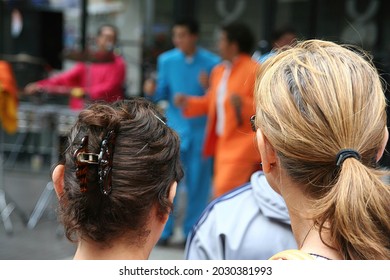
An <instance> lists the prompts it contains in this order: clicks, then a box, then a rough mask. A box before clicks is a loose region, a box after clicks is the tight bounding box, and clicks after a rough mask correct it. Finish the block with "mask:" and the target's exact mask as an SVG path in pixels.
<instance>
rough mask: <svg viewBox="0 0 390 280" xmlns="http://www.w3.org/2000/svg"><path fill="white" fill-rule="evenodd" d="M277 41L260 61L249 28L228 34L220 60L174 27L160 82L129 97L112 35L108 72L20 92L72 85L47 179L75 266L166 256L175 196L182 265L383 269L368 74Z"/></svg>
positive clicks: (386, 245)
mask: <svg viewBox="0 0 390 280" xmlns="http://www.w3.org/2000/svg"><path fill="white" fill-rule="evenodd" d="M277 34H278V35H279V37H277V36H276V35H275V38H274V39H275V40H274V45H273V49H272V51H271V52H270V54H267V55H266V56H263V57H262V58H261V59H260V60H255V59H254V58H253V57H252V54H253V47H254V42H255V39H254V36H253V34H252V32H251V30H250V28H249V27H248V26H247V25H245V24H242V23H230V24H227V25H223V26H221V29H220V36H219V39H218V51H219V53H218V54H214V53H212V52H210V51H208V50H206V49H204V48H202V47H201V46H199V44H198V39H199V24H198V23H197V22H196V21H194V20H192V19H185V20H179V21H177V22H175V23H174V25H173V28H172V41H173V45H174V48H173V49H172V50H169V51H167V52H164V53H162V54H161V55H160V56H159V57H158V64H157V79H156V80H146V81H145V83H144V85H143V91H144V92H143V93H144V97H134V98H124V97H125V96H124V94H123V84H124V83H123V81H124V75H125V66H124V65H125V64H124V62H123V58H121V57H120V56H118V55H117V54H115V53H113V52H112V51H113V45H115V43H116V40H117V38H118V31H117V30H116V29H115V27H113V26H110V25H105V26H102V27H101V28H100V29H99V31H98V34H97V35H98V36H97V41H96V42H97V46H98V49H99V50H100V51H101V52H108V53H111V54H112V59H111V60H110V61H108V62H106V63H101V64H100V63H99V64H96V65H95V64H92V65H89V64H87V63H85V62H80V63H79V64H77V65H76V66H75V67H74V68H73V69H71V70H69V71H68V72H66V73H63V74H60V75H58V76H55V77H52V78H49V79H46V80H43V81H38V82H35V83H32V84H29V85H28V86H27V87H26V92H27V93H29V94H32V93H34V92H36V91H38V90H43V89H44V88H45V87H50V86H65V87H67V88H68V89H69V90H68V93H69V94H71V96H72V99H71V104H70V106H71V108H75V109H81V112H80V114H79V116H78V119H77V121H76V123H75V124H74V126H73V127H72V129H71V131H70V132H69V135H68V140H67V144H66V149H65V150H64V151H63V157H62V160H61V162H60V163H59V164H58V166H57V167H56V168H55V169H54V171H53V176H52V177H53V178H52V179H53V182H54V185H55V189H56V192H57V195H58V199H59V217H60V220H61V222H62V223H63V225H64V227H65V233H66V236H67V237H68V239H69V240H71V241H72V242H76V243H77V244H78V246H77V251H76V253H75V256H74V258H75V259H147V258H148V257H149V255H150V252H151V251H152V249H153V247H154V246H155V245H160V246H169V245H170V240H171V238H172V235H173V229H174V225H175V222H176V215H177V213H176V211H177V205H178V203H179V202H180V201H179V199H181V197H179V196H176V198H175V194H176V191H177V188H180V189H181V188H183V189H184V190H185V194H186V209H185V215H184V222H183V229H182V232H183V235H184V237H185V240H183V245H184V244H185V258H186V259H219V260H220V259H290V258H294V257H292V256H295V255H296V254H297V253H299V254H300V256H301V257H302V258H307V259H324V260H328V259H337V260H341V259H347V260H349V259H390V214H389V213H390V204H389V201H390V188H389V186H388V185H387V184H386V183H385V180H384V178H385V177H386V176H388V175H390V174H389V172H388V171H386V170H384V169H381V168H380V167H379V165H378V164H377V162H378V161H379V160H380V158H381V157H382V155H383V152H384V149H385V147H386V144H387V140H388V130H387V125H386V121H387V119H386V99H385V95H384V89H383V86H382V84H381V79H380V76H379V75H378V72H377V70H376V68H375V67H374V66H373V64H372V62H371V61H370V57H369V56H368V55H367V54H365V52H364V51H359V52H357V51H356V48H348V47H346V46H342V45H340V44H336V43H333V42H329V41H324V40H306V41H304V40H303V41H302V42H297V41H296V33H295V31H294V30H292V29H289V30H287V31H285V33H283V34H282V33H277ZM286 34H287V35H286ZM282 35H283V36H282ZM278 40H279V41H278ZM281 42H282V43H281ZM92 74H93V75H92ZM91 77H95V78H93V79H92V80H91ZM122 99H126V100H122ZM160 100H166V101H167V102H168V107H167V108H166V110H165V111H161V108H159V107H158V105H157V104H158V102H159V101H160ZM93 101H94V102H93Z"/></svg>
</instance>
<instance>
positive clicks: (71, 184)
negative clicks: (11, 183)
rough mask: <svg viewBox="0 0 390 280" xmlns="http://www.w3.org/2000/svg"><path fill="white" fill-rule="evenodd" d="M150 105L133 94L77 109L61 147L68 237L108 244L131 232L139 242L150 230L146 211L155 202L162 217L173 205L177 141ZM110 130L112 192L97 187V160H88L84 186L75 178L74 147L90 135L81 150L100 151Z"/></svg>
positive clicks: (179, 168)
mask: <svg viewBox="0 0 390 280" xmlns="http://www.w3.org/2000/svg"><path fill="white" fill-rule="evenodd" d="M163 120H164V117H163V116H162V115H161V113H160V112H159V111H158V109H157V108H156V107H155V105H154V104H152V103H151V102H150V101H148V100H146V99H144V98H137V97H135V98H131V99H129V100H125V101H118V102H116V103H114V104H110V105H109V104H100V103H97V104H93V105H90V106H89V107H88V108H87V109H85V110H83V111H81V112H80V114H79V117H78V120H77V122H76V123H75V125H74V126H73V128H72V129H71V131H70V133H69V136H68V143H67V149H66V151H65V152H64V160H65V163H64V164H65V178H64V193H63V195H62V197H61V198H60V208H59V214H60V219H61V221H62V223H63V224H64V227H65V234H66V236H67V238H68V239H69V240H71V241H76V240H77V239H78V238H86V239H91V240H93V241H96V242H101V243H107V244H109V242H110V240H112V239H115V238H117V237H121V236H123V235H124V234H129V233H130V234H129V241H130V242H131V241H134V242H137V243H138V242H140V241H141V240H142V239H143V238H144V237H146V236H147V235H148V231H147V229H146V225H147V222H148V220H149V215H150V213H151V210H152V208H153V207H156V206H157V211H158V215H160V216H161V217H162V216H163V215H164V214H167V213H169V212H170V211H171V210H172V207H173V206H172V203H171V202H170V201H169V199H168V195H169V190H170V186H171V185H172V184H173V183H174V182H175V181H177V182H179V181H180V180H181V178H182V177H183V170H182V166H181V163H180V159H179V157H180V152H179V147H180V141H179V138H178V136H177V134H176V133H175V132H174V131H173V130H172V129H171V128H169V127H168V126H167V125H166V124H165V122H164V121H163ZM110 131H112V133H114V134H115V138H114V139H113V143H112V148H113V149H112V154H111V157H112V164H111V165H112V166H110V172H109V173H110V174H108V175H107V176H109V179H110V181H111V191H110V192H109V193H108V194H106V195H105V194H104V193H102V191H101V189H100V188H99V176H100V175H99V165H100V163H99V164H97V163H96V162H95V163H93V164H88V165H87V167H86V168H87V170H86V175H85V176H86V184H85V189H84V190H83V189H82V188H80V180H79V178H78V177H77V175H76V173H77V171H78V170H77V166H78V163H79V162H77V160H76V158H75V151H77V149H79V148H80V145H81V143H82V139H83V138H85V137H86V136H87V137H88V143H87V144H86V147H85V149H87V150H88V153H89V154H92V155H95V156H96V157H97V156H98V155H99V153H100V151H101V146H102V141H103V140H104V139H105V137H106V136H107V134H108V133H109V132H110Z"/></svg>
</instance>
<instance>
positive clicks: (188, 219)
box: [161, 133, 213, 239]
mask: <svg viewBox="0 0 390 280" xmlns="http://www.w3.org/2000/svg"><path fill="white" fill-rule="evenodd" d="M203 136H204V135H203V133H199V134H196V135H193V137H192V139H191V141H190V145H189V147H188V149H186V150H182V151H181V160H182V163H183V166H184V178H183V180H182V181H181V182H180V184H179V186H178V191H177V193H179V192H180V190H179V188H183V187H184V188H186V191H185V193H186V195H187V203H186V207H185V215H184V220H183V228H182V230H183V234H184V236H185V237H187V236H188V234H189V232H190V231H191V229H192V226H193V225H194V224H195V223H196V222H197V220H198V219H199V217H200V215H201V214H202V212H203V210H204V209H205V208H206V206H207V204H208V203H209V199H210V195H211V177H212V171H213V166H212V160H211V159H210V158H208V159H205V158H204V156H203V155H202V149H203V145H202V143H203ZM179 200H180V197H179V196H178V195H176V197H175V199H174V201H173V205H174V211H173V213H172V214H171V215H170V216H169V219H168V221H167V224H166V225H165V228H164V230H163V232H162V234H161V239H167V238H169V237H170V236H171V235H172V234H173V228H174V224H175V220H176V216H177V214H178V213H177V211H178V209H177V207H178V204H179V203H180V201H179Z"/></svg>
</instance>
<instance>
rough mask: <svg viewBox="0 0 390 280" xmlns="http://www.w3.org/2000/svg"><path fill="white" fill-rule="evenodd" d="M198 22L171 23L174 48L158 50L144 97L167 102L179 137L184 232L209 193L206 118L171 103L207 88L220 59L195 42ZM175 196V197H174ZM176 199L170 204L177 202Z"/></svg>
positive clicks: (164, 237)
mask: <svg viewBox="0 0 390 280" xmlns="http://www.w3.org/2000/svg"><path fill="white" fill-rule="evenodd" d="M198 34H199V25H198V23H197V22H196V21H194V20H192V19H184V20H179V21H177V22H175V24H174V26H173V44H174V46H175V48H174V49H172V50H169V51H167V52H164V53H162V54H161V55H160V56H159V57H158V59H157V85H156V84H155V83H154V82H153V81H151V80H147V81H146V82H145V84H144V93H145V96H147V97H150V98H152V99H153V100H154V101H155V102H158V101H160V100H167V101H168V104H169V106H168V108H167V109H166V117H167V119H168V125H169V126H170V127H171V128H173V129H174V130H175V131H176V132H177V133H178V134H179V137H180V140H181V160H182V162H183V165H184V170H185V176H184V180H183V181H182V185H183V184H184V186H185V187H186V190H187V192H186V193H187V207H186V213H185V217H184V224H183V234H184V237H186V236H187V235H188V233H189V232H190V230H191V228H192V226H193V225H194V224H195V222H196V221H197V219H198V218H199V217H200V215H201V213H202V211H203V210H204V209H205V208H206V206H207V204H208V199H209V197H210V192H211V184H212V182H211V176H212V162H211V160H210V159H205V158H203V156H202V149H203V141H204V137H205V127H206V117H205V116H202V117H196V118H186V117H184V116H183V114H182V112H181V110H180V108H177V107H176V106H175V105H174V97H175V95H176V94H187V95H195V96H200V95H204V94H205V91H206V89H207V87H208V76H209V75H210V72H211V70H212V68H213V67H214V66H215V65H216V64H218V63H219V62H220V58H219V57H218V56H217V55H215V54H213V53H212V52H210V51H207V50H205V49H204V48H201V47H199V46H198V45H197V41H198ZM177 197H178V196H177ZM177 203H178V202H177V201H175V202H174V204H176V205H177ZM174 219H175V215H170V218H169V220H168V223H167V224H166V226H165V229H164V231H163V233H162V236H161V239H160V241H159V244H160V245H168V240H169V238H170V237H171V236H172V234H173V226H174Z"/></svg>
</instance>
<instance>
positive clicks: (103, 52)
mask: <svg viewBox="0 0 390 280" xmlns="http://www.w3.org/2000/svg"><path fill="white" fill-rule="evenodd" d="M117 40H118V29H117V28H116V27H115V26H112V25H109V24H104V25H102V26H101V27H100V28H99V29H98V32H97V37H96V41H95V42H96V51H94V52H92V51H89V52H86V53H79V54H77V55H75V54H73V55H71V56H69V57H68V58H70V59H74V60H77V61H78V62H77V63H76V64H75V66H74V67H73V68H71V69H70V70H68V71H66V72H63V73H61V74H58V75H54V76H52V77H50V78H48V79H44V80H40V81H37V82H33V83H29V84H27V85H26V87H25V88H24V92H25V94H34V93H36V92H39V91H44V92H47V93H49V94H70V95H71V98H70V101H69V102H70V104H69V105H70V108H71V109H74V110H80V109H83V108H84V107H85V103H86V100H91V101H94V100H103V101H106V102H114V101H116V100H121V99H124V97H125V94H124V85H125V76H126V64H125V61H124V59H123V58H122V57H121V56H120V55H118V54H116V53H115V51H114V50H115V48H114V47H115V45H116V43H117Z"/></svg>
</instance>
